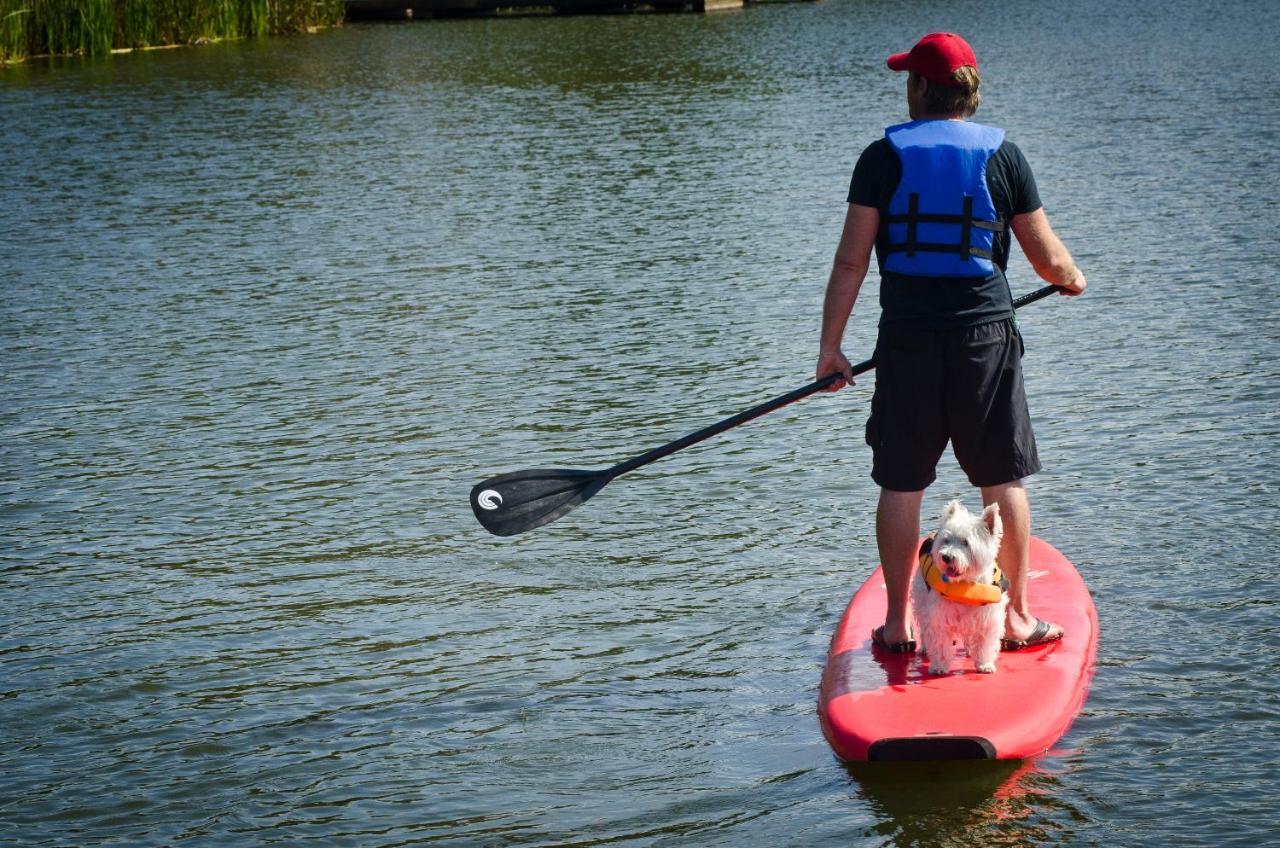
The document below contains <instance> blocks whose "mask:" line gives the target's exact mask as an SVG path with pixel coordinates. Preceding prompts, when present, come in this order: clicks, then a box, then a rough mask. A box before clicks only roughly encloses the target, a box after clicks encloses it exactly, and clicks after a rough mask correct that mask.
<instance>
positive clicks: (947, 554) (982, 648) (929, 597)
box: [912, 501, 1009, 674]
mask: <svg viewBox="0 0 1280 848" xmlns="http://www.w3.org/2000/svg"><path fill="white" fill-rule="evenodd" d="M1003 534H1004V525H1003V523H1001V521H1000V507H999V505H998V504H992V505H991V506H989V507H987V508H986V509H984V510H983V511H982V514H981V515H974V514H973V513H971V512H969V511H968V510H967V509H965V508H964V507H963V506H961V504H960V502H959V501H952V502H951V503H949V504H947V506H946V508H945V509H943V511H942V524H941V526H939V527H938V534H937V536H935V537H934V540H933V551H932V556H933V561H934V564H935V565H937V566H938V569H939V570H940V571H942V572H943V573H945V574H946V575H947V577H948V578H949V579H953V580H972V581H983V582H988V583H989V582H991V576H992V574H994V572H995V563H996V552H997V551H998V550H999V549H1000V538H1001V536H1003ZM922 571H923V569H919V568H918V569H916V577H915V580H914V585H913V586H912V597H913V600H914V607H915V616H916V627H917V632H918V633H919V636H920V639H921V644H922V645H923V647H924V651H925V653H927V654H928V655H929V671H930V673H932V674H950V673H951V671H952V669H954V668H955V667H956V663H957V656H958V648H960V647H963V648H964V650H965V651H966V652H967V653H968V654H969V656H970V657H972V658H973V660H974V664H975V665H976V666H977V668H978V671H981V672H984V673H986V674H990V673H991V672H993V671H995V670H996V659H997V658H998V657H999V656H1000V636H1001V635H1002V634H1003V633H1004V616H1005V608H1006V607H1007V606H1008V605H1009V597H1008V595H1001V597H1000V600H999V601H998V602H996V603H994V604H983V605H981V606H971V605H968V604H961V603H957V602H955V601H951V600H948V599H946V598H944V597H942V596H941V595H939V594H938V593H937V592H934V591H932V590H930V589H929V588H928V587H927V586H926V585H925V582H924V574H923V573H922Z"/></svg>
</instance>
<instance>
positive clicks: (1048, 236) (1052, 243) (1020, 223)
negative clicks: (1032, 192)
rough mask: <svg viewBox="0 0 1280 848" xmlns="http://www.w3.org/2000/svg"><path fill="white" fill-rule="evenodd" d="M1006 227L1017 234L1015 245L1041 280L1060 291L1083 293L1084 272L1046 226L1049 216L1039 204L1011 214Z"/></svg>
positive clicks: (1056, 236) (1084, 283) (1072, 293)
mask: <svg viewBox="0 0 1280 848" xmlns="http://www.w3.org/2000/svg"><path fill="white" fill-rule="evenodd" d="M1009 227H1010V228H1011V229H1012V230H1013V234H1014V235H1015V236H1017V238H1018V246H1019V247H1021V248H1022V252H1023V253H1024V254H1025V255H1026V257H1027V260H1028V261H1029V262H1030V263H1031V267H1032V268H1035V269H1036V273H1037V274H1039V275H1040V278H1041V279H1043V280H1044V281H1045V282H1048V283H1053V284H1054V285H1055V286H1059V287H1061V288H1062V293H1063V294H1069V295H1073V296H1074V295H1078V294H1083V293H1084V289H1085V286H1086V285H1088V284H1087V283H1086V282H1085V279H1084V274H1082V273H1081V272H1080V269H1079V268H1077V267H1076V263H1075V260H1073V259H1072V258H1071V254H1070V253H1068V252H1067V248H1066V246H1065V245H1064V244H1063V243H1062V240H1061V239H1059V238H1058V235H1057V233H1055V232H1054V231H1053V227H1051V226H1049V217H1048V216H1047V215H1045V214H1044V208H1043V207H1041V208H1039V209H1037V210H1035V211H1034V212H1026V213H1023V214H1021V215H1014V216H1013V218H1012V219H1011V220H1010V221H1009Z"/></svg>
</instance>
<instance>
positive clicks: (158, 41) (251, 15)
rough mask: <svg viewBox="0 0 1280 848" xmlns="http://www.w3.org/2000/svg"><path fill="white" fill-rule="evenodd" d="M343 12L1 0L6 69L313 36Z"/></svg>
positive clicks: (309, 7) (279, 6) (339, 4)
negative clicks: (48, 60) (49, 60)
mask: <svg viewBox="0 0 1280 848" xmlns="http://www.w3.org/2000/svg"><path fill="white" fill-rule="evenodd" d="M345 13H346V8H345V3H344V2H343V0H0V66H4V65H7V64H13V63H16V62H21V61H23V60H25V59H32V58H37V57H42V56H76V55H80V56H106V55H110V54H111V53H124V52H129V51H131V50H137V49H148V48H159V47H181V46H184V45H189V44H205V43H209V42H213V41H223V40H227V39H237V38H264V37H266V36H269V35H284V34H287V33H295V32H314V31H316V30H318V29H320V28H322V27H330V26H337V25H339V24H341V23H342V22H343V20H344V18H345Z"/></svg>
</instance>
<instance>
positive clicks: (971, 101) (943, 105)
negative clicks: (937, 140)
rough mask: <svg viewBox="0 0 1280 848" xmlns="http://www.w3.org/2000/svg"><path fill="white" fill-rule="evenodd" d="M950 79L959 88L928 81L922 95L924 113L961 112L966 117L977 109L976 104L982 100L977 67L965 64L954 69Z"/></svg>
mask: <svg viewBox="0 0 1280 848" xmlns="http://www.w3.org/2000/svg"><path fill="white" fill-rule="evenodd" d="M951 79H952V80H953V81H955V83H956V84H957V85H958V86H959V88H951V87H949V86H945V85H937V84H935V83H933V82H930V83H929V89H928V90H927V91H926V92H925V95H924V108H925V112H926V113H928V114H930V115H955V114H961V115H964V116H965V117H966V118H967V117H969V116H970V115H972V114H973V113H974V112H976V111H978V104H979V103H981V102H982V94H981V93H979V91H978V89H979V88H981V87H982V80H981V79H979V77H978V69H977V68H975V67H974V66H973V65H965V66H964V67H962V68H958V69H956V72H955V73H953V74H952V75H951Z"/></svg>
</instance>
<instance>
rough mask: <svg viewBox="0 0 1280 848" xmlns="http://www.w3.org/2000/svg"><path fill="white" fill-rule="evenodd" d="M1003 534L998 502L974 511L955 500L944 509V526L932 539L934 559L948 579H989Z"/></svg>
mask: <svg viewBox="0 0 1280 848" xmlns="http://www.w3.org/2000/svg"><path fill="white" fill-rule="evenodd" d="M1003 534H1004V525H1003V524H1001V522H1000V506H999V504H992V505H991V506H989V507H987V508H986V509H984V510H983V511H982V514H981V515H974V514H973V513H971V512H969V510H967V509H965V508H964V507H963V506H962V505H961V504H960V502H959V501H952V502H951V503H949V504H947V506H946V508H945V509H944V510H943V511H942V526H940V527H939V528H938V534H937V536H935V537H934V539H933V549H932V556H933V561H934V563H935V564H936V565H937V566H938V569H939V570H941V571H942V573H943V574H945V575H946V576H947V579H948V580H972V581H983V580H988V579H990V577H991V573H992V570H993V567H994V565H995V561H996V551H998V550H999V549H1000V537H1001V536H1002V535H1003Z"/></svg>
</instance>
